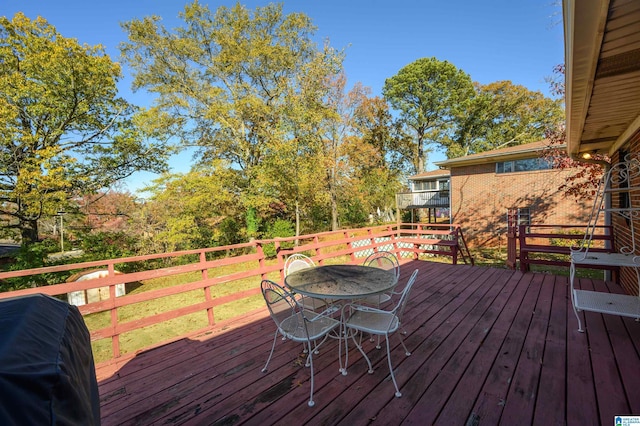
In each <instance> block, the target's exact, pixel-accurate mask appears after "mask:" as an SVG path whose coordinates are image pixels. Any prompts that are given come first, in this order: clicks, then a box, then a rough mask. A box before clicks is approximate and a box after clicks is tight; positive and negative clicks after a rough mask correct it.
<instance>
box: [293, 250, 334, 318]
mask: <svg viewBox="0 0 640 426" xmlns="http://www.w3.org/2000/svg"><path fill="white" fill-rule="evenodd" d="M315 266H316V264H315V263H314V262H313V260H312V259H311V258H310V257H309V256H305V255H304V254H302V253H294V254H292V255H291V256H289V257H288V258H287V260H286V261H285V263H284V276H285V277H286V276H287V275H289V274H291V273H293V272H296V271H299V270H301V269H306V268H313V267H315ZM299 297H300V298H299V301H300V302H301V303H302V305H303V306H304V307H305V308H307V309H311V310H313V311H315V310H317V309H321V308H324V307H325V306H326V304H327V303H326V302H325V301H324V300H322V299H318V298H315V297H305V296H302V295H299Z"/></svg>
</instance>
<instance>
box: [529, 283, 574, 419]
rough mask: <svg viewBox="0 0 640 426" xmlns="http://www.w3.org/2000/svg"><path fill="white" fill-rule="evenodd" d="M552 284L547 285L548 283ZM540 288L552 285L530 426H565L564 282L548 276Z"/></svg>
mask: <svg viewBox="0 0 640 426" xmlns="http://www.w3.org/2000/svg"><path fill="white" fill-rule="evenodd" d="M551 280H552V281H553V283H550V282H549V281H551ZM544 285H553V286H554V288H553V300H552V302H551V314H550V316H549V327H548V329H547V336H546V339H545V341H546V344H545V347H544V354H543V356H542V370H541V372H540V384H539V386H538V394H537V399H536V408H535V412H534V416H533V424H541V425H561V424H565V423H566V405H565V404H566V401H565V398H564V395H565V393H566V387H567V385H566V370H565V365H566V353H567V305H568V304H569V303H570V302H568V299H567V296H568V287H567V283H566V280H564V279H560V278H559V277H555V276H552V275H549V276H548V277H545V282H544Z"/></svg>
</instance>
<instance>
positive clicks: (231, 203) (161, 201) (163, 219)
mask: <svg viewBox="0 0 640 426" xmlns="http://www.w3.org/2000/svg"><path fill="white" fill-rule="evenodd" d="M236 174H237V172H235V171H233V170H232V169H230V168H228V167H224V165H223V162H222V161H220V160H219V161H217V162H214V163H212V164H211V165H210V167H208V168H206V169H205V168H199V169H196V170H193V171H191V172H189V173H187V174H184V175H164V176H161V177H160V178H158V179H156V180H155V181H154V183H153V185H151V186H149V187H148V188H146V190H147V191H149V192H150V193H151V194H152V196H151V197H150V199H149V200H148V201H147V203H146V206H145V210H146V216H145V219H146V224H147V232H146V235H147V238H150V239H152V240H153V244H154V245H155V249H154V250H155V251H176V250H186V249H192V248H200V247H209V246H212V245H215V243H216V231H215V228H216V226H217V225H218V224H219V223H220V222H222V220H223V219H224V218H225V217H233V215H234V213H235V211H236V208H235V206H236V205H237V204H238V195H237V194H236V193H234V192H232V191H231V190H230V189H229V188H232V186H231V184H230V182H233V181H234V180H235V179H236ZM142 227H143V225H141V226H140V228H142Z"/></svg>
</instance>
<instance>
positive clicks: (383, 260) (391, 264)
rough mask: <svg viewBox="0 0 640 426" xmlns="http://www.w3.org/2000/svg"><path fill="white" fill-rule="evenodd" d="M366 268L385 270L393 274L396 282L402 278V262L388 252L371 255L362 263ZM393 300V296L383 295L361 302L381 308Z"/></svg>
mask: <svg viewBox="0 0 640 426" xmlns="http://www.w3.org/2000/svg"><path fill="white" fill-rule="evenodd" d="M362 264H363V265H364V266H372V267H374V268H380V269H384V270H387V271H390V272H393V274H394V275H395V277H396V280H397V279H398V278H399V277H400V262H399V261H398V258H397V257H396V255H395V254H393V253H391V252H388V251H378V252H375V253H372V254H370V255H369V256H368V257H367V258H366V259H365V260H364V262H363V263H362ZM389 300H391V294H389V293H382V294H380V295H375V296H369V297H367V298H364V299H362V300H360V301H359V302H362V303H369V304H372V305H375V306H377V307H380V305H381V304H382V303H384V302H387V301H389Z"/></svg>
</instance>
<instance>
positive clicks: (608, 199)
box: [569, 153, 611, 281]
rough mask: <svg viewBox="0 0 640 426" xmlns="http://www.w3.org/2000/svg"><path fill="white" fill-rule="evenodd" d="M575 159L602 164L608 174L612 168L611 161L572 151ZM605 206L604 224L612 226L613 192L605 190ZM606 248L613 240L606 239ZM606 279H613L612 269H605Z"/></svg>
mask: <svg viewBox="0 0 640 426" xmlns="http://www.w3.org/2000/svg"><path fill="white" fill-rule="evenodd" d="M569 158H571V159H572V160H573V161H578V162H582V163H590V164H598V165H600V166H602V170H603V174H604V175H606V174H607V173H608V172H609V170H610V169H611V163H609V162H608V161H604V160H594V159H592V158H582V157H578V155H577V153H572V154H570V155H569ZM604 206H605V208H606V209H607V210H606V211H605V214H604V224H605V226H611V211H610V209H611V194H610V193H609V192H605V194H604ZM605 248H607V249H610V248H611V242H610V241H608V240H607V241H605ZM604 279H605V281H611V271H609V270H607V269H605V270H604Z"/></svg>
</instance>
